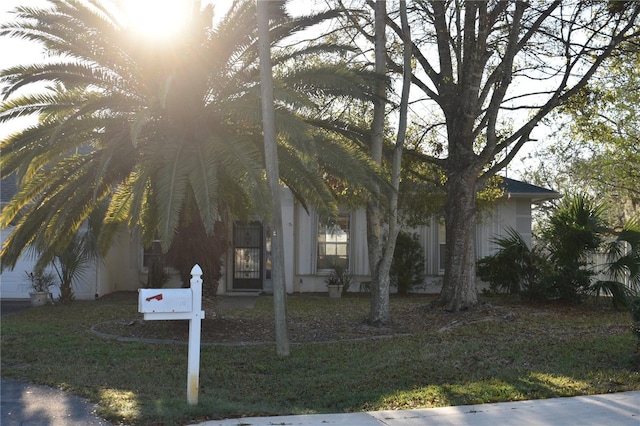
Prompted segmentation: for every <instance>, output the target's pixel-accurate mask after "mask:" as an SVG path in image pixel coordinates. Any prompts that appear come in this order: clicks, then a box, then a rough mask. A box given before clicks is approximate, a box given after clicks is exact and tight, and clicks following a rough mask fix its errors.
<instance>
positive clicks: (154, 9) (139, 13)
mask: <svg viewBox="0 0 640 426" xmlns="http://www.w3.org/2000/svg"><path fill="white" fill-rule="evenodd" d="M122 5H123V11H124V24H125V25H126V26H127V27H128V28H130V29H131V30H133V31H135V32H136V33H138V34H139V35H140V36H142V37H145V38H149V39H168V38H171V37H173V36H175V35H177V34H179V33H180V32H181V31H182V30H183V29H184V28H185V27H186V25H187V21H188V16H189V13H190V10H191V8H192V6H193V0H126V1H122Z"/></svg>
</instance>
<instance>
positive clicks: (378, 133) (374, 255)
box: [367, 0, 391, 326]
mask: <svg viewBox="0 0 640 426" xmlns="http://www.w3.org/2000/svg"><path fill="white" fill-rule="evenodd" d="M386 16H387V10H386V2H385V1H384V0H377V1H376V4H375V67H376V72H377V73H378V74H380V75H385V74H386V60H387V50H386V34H385V31H386V23H385V19H386ZM376 84H377V87H376V92H377V93H376V94H377V95H378V99H377V100H376V101H375V103H374V106H373V123H372V124H371V158H372V160H373V161H375V162H376V163H378V164H382V146H383V142H384V114H385V104H386V102H385V99H386V96H387V87H386V84H385V82H384V81H379V82H378V83H376ZM380 203H381V201H380V199H379V198H377V197H376V198H375V199H373V200H371V202H369V203H368V204H367V244H368V248H369V267H370V269H371V307H370V309H369V322H370V323H371V324H373V325H375V326H381V325H384V324H389V323H391V305H390V303H389V268H390V266H391V262H390V261H389V262H388V263H389V266H388V267H386V268H385V263H386V262H383V261H384V259H383V256H384V254H385V250H384V248H383V247H384V246H383V241H384V238H383V231H384V226H383V223H382V213H381V210H382V206H381V205H380ZM385 269H386V273H385Z"/></svg>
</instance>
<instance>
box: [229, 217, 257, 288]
mask: <svg viewBox="0 0 640 426" xmlns="http://www.w3.org/2000/svg"><path fill="white" fill-rule="evenodd" d="M262 235H263V232H262V224H261V223H260V222H235V223H234V225H233V289H234V290H262V277H263V261H262V260H263V239H262Z"/></svg>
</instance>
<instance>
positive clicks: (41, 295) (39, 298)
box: [29, 291, 51, 306]
mask: <svg viewBox="0 0 640 426" xmlns="http://www.w3.org/2000/svg"><path fill="white" fill-rule="evenodd" d="M29 297H30V298H31V306H42V305H46V304H47V303H48V302H49V301H50V300H51V293H50V292H48V291H36V292H33V293H29Z"/></svg>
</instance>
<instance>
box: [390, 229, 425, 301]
mask: <svg viewBox="0 0 640 426" xmlns="http://www.w3.org/2000/svg"><path fill="white" fill-rule="evenodd" d="M390 276H391V282H392V283H393V284H395V285H397V286H398V294H401V295H406V294H408V293H410V292H411V291H412V290H413V288H414V287H415V286H416V285H420V284H422V283H423V282H424V257H423V250H422V246H421V245H420V241H418V235H417V234H410V233H408V232H404V231H400V233H399V234H398V239H397V241H396V248H395V251H394V252H393V261H392V263H391V270H390Z"/></svg>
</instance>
